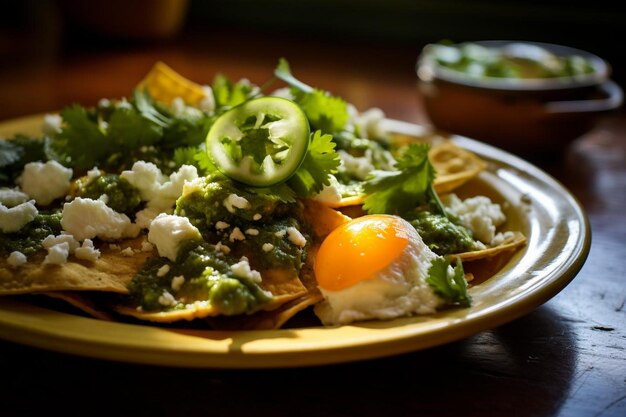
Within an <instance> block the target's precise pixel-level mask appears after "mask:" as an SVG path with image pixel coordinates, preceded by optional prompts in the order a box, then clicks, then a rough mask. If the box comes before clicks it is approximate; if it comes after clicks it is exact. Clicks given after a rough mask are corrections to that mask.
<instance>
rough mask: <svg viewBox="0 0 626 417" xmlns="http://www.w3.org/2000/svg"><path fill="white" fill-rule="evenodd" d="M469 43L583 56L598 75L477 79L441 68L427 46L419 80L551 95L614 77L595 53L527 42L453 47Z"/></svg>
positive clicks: (421, 58) (485, 42)
mask: <svg viewBox="0 0 626 417" xmlns="http://www.w3.org/2000/svg"><path fill="white" fill-rule="evenodd" d="M467 43H473V44H478V45H481V46H485V47H492V48H497V47H502V46H504V45H508V44H513V43H524V44H529V45H535V46H539V47H542V48H544V49H546V50H548V51H550V52H555V53H558V54H559V55H580V56H583V57H584V58H586V59H587V60H589V61H590V62H591V65H592V66H593V68H594V72H592V73H589V74H581V75H575V76H567V77H555V78H499V77H482V78H473V77H469V76H467V75H465V74H463V73H462V72H460V71H456V70H453V69H449V68H445V67H443V66H441V65H439V64H438V63H437V62H436V61H435V60H434V59H433V56H432V54H430V53H428V47H429V45H432V44H428V45H426V46H424V48H423V49H422V52H421V53H420V55H419V57H418V60H417V65H416V72H417V76H418V78H419V80H421V81H423V82H432V81H434V80H442V81H447V82H449V83H452V84H458V85H463V86H468V87H475V88H481V89H489V90H508V91H547V90H567V89H573V88H584V87H591V86H597V85H599V84H602V83H603V82H605V81H606V80H608V79H609V77H610V74H611V66H610V64H609V63H608V62H607V61H606V60H604V59H602V58H600V57H599V56H598V55H595V54H593V53H591V52H588V51H585V50H583V49H578V48H574V47H571V46H567V45H560V44H555V43H547V42H536V41H527V40H480V41H467V42H458V43H453V44H450V46H459V45H463V44H467Z"/></svg>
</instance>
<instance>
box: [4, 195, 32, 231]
mask: <svg viewBox="0 0 626 417" xmlns="http://www.w3.org/2000/svg"><path fill="white" fill-rule="evenodd" d="M38 213H39V211H38V210H37V207H35V202H34V201H33V200H31V201H27V202H25V203H22V204H18V205H17V206H15V207H11V208H7V207H6V206H5V205H4V204H0V231H2V232H3V233H12V232H17V231H18V230H20V229H21V228H22V227H24V226H26V224H28V223H30V222H32V221H33V220H34V219H35V216H37V214H38Z"/></svg>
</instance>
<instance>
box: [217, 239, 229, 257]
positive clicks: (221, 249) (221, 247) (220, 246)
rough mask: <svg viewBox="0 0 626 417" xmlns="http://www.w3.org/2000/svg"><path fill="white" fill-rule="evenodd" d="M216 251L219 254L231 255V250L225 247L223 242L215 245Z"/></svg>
mask: <svg viewBox="0 0 626 417" xmlns="http://www.w3.org/2000/svg"><path fill="white" fill-rule="evenodd" d="M215 250H216V251H218V252H222V253H225V254H226V255H228V254H229V253H230V248H229V247H228V246H226V245H224V244H223V243H222V242H217V244H216V245H215Z"/></svg>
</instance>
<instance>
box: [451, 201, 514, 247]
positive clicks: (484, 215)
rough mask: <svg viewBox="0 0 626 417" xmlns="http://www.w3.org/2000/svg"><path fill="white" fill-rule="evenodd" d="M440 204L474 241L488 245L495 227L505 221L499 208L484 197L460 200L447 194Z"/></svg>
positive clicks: (493, 235)
mask: <svg viewBox="0 0 626 417" xmlns="http://www.w3.org/2000/svg"><path fill="white" fill-rule="evenodd" d="M442 203H443V204H444V205H445V206H446V208H447V209H448V211H450V213H452V214H453V215H455V216H456V217H458V218H459V220H460V221H461V224H462V225H463V226H465V227H467V228H468V229H470V230H471V231H472V234H473V236H474V238H475V239H478V240H480V241H481V242H483V243H486V244H488V245H491V244H492V241H493V240H494V237H495V234H496V227H498V226H500V225H501V224H502V223H504V222H505V221H506V216H505V215H504V213H502V209H501V208H500V206H499V205H498V204H495V203H492V202H491V200H490V199H489V198H488V197H485V196H476V197H470V198H467V199H465V200H461V199H460V198H459V197H458V196H457V195H456V194H448V195H446V196H443V198H442Z"/></svg>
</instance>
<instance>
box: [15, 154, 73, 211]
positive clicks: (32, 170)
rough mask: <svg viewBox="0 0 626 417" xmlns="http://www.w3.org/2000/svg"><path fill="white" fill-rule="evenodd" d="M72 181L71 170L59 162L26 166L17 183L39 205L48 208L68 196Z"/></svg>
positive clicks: (33, 163) (32, 163)
mask: <svg viewBox="0 0 626 417" xmlns="http://www.w3.org/2000/svg"><path fill="white" fill-rule="evenodd" d="M71 179H72V169H71V168H66V167H64V166H63V165H61V164H59V163H58V162H57V161H48V162H46V163H42V162H30V163H28V164H26V165H24V172H22V175H21V176H20V177H19V178H18V179H17V181H16V182H17V183H18V184H19V185H20V187H21V188H22V191H23V192H25V193H26V194H28V195H29V196H30V197H31V198H34V199H35V201H36V202H37V204H39V205H42V206H47V205H48V204H50V203H52V202H53V201H54V200H56V199H57V198H61V197H63V196H65V195H66V194H67V192H68V191H69V189H70V181H71Z"/></svg>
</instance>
